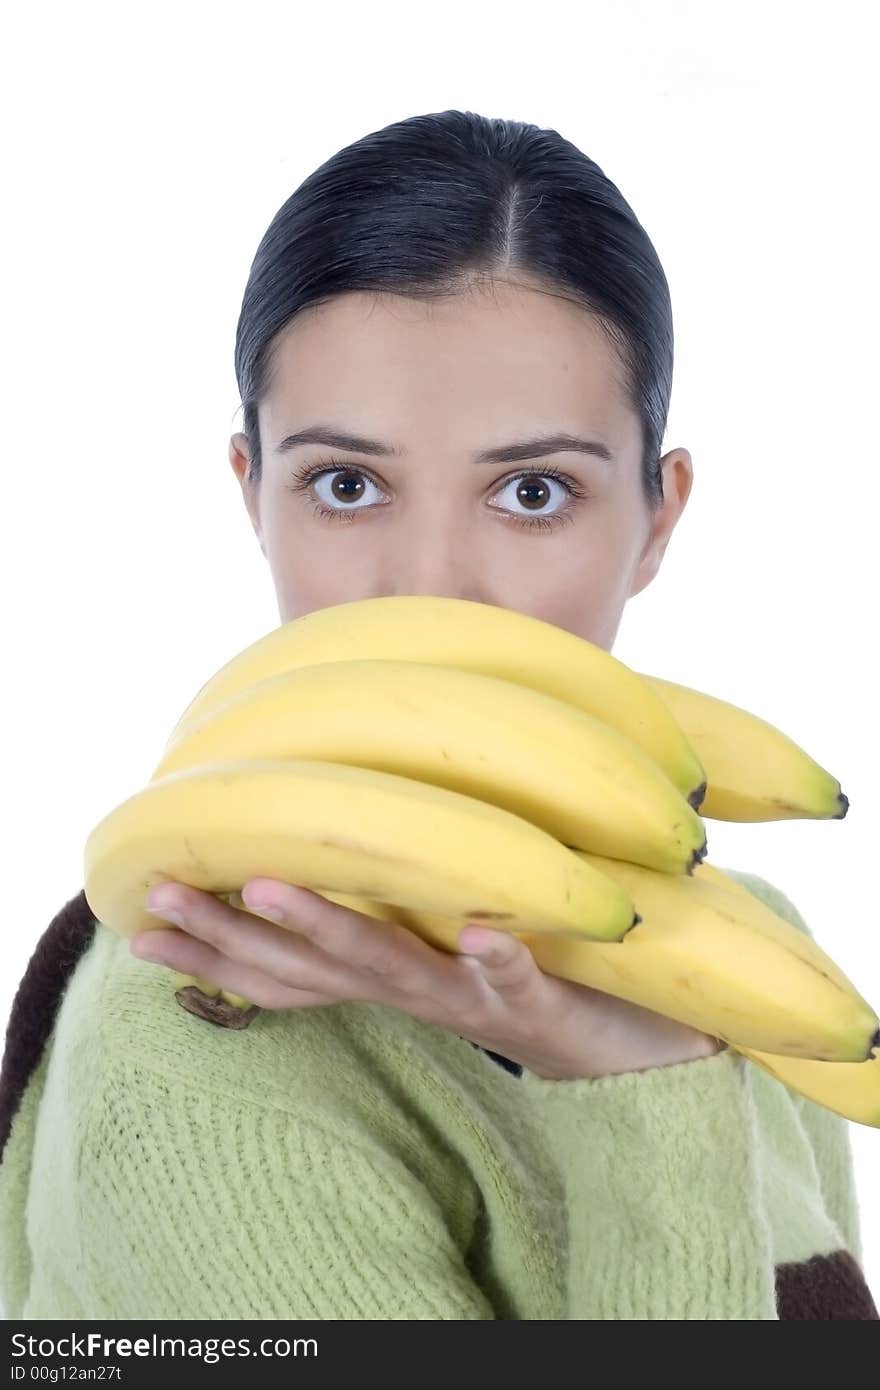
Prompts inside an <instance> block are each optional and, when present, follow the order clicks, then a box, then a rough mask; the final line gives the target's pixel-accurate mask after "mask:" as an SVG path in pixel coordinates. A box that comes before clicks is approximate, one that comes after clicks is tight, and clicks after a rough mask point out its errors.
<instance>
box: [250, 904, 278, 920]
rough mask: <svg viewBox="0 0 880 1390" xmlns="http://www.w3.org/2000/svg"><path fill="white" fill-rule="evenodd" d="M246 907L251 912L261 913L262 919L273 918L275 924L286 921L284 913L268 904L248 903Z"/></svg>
mask: <svg viewBox="0 0 880 1390" xmlns="http://www.w3.org/2000/svg"><path fill="white" fill-rule="evenodd" d="M246 906H247V908H248V909H249V910H250V911H251V912H259V914H260V916H261V917H271V918H272V921H273V922H283V921H284V913H283V912H279V910H278V908H277V907H269V906H268V904H266V903H247V904H246Z"/></svg>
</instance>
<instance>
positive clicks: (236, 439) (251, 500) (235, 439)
mask: <svg viewBox="0 0 880 1390" xmlns="http://www.w3.org/2000/svg"><path fill="white" fill-rule="evenodd" d="M229 462H230V463H231V465H232V471H233V472H234V474H235V476H236V478H237V479H238V483H239V487H240V488H241V495H242V497H243V498H244V504H245V506H246V507H247V510H248V516H249V517H250V519H251V525H252V526H253V528H254V532H255V534H256V537H257V540H258V541H259V543H260V549H261V550H262V552H263V554H264V555H265V554H266V547H265V546H264V544H263V531H262V526H261V525H260V499H259V494H258V491H257V489H256V488H254V487H253V486H252V484H251V483H250V482H248V476H247V471H248V464H249V462H250V452H249V450H248V442H247V435H244V434H234V435H233V436H232V438H231V439H230V441H229Z"/></svg>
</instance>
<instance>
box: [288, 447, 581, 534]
mask: <svg viewBox="0 0 880 1390" xmlns="http://www.w3.org/2000/svg"><path fill="white" fill-rule="evenodd" d="M338 472H342V473H360V474H362V475H363V477H365V478H369V479H370V481H371V482H372V483H373V484H374V485H375V486H376V487H378V486H379V484H378V483H377V482H376V479H375V478H374V477H373V475H372V474H371V473H370V472H369V471H368V470H367V469H365V468H361V467H360V466H359V465H357V466H356V465H355V464H351V463H343V462H342V461H341V460H340V459H330V460H329V462H328V463H327V464H317V465H315V466H314V467H311V468H309V467H308V466H306V467H304V468H301V469H299V470H297V471H295V472H294V473H293V474H292V475H291V477H292V481H291V482H289V483H287V484H286V486H287V489H288V491H289V492H305V491H306V490H307V489H308V487H309V485H310V484H311V483H313V482H316V481H317V479H318V478H322V477H323V476H324V474H325V473H338ZM530 477H535V478H553V479H555V481H556V482H558V483H562V485H563V487H564V488H566V490H567V491H568V494H569V501H567V502H566V503H565V505H564V507H562V508H561V509H560V510H559V511H558V512H554V513H552V514H551V515H550V516H533V517H522V516H514V515H513V514H509V519H510V520H511V521H513V522H515V523H516V524H517V525H518V526H525V527H526V528H527V529H532V528H534V527H538V528H540V529H542V530H546V531H549V530H551V529H552V528H553V527H554V526H556V525H561V524H564V523H566V522H569V521H571V519H572V518H571V512H572V510H573V505H572V503H573V501H574V502H577V501H582V500H583V499H584V498H586V497H587V496H588V494H587V493H586V492H585V491H584V489H583V488H582V487H581V486H580V485H579V484H578V483H576V482H575V480H574V479H573V478H570V477H569V476H568V474H567V473H560V472H559V470H558V469H556V468H552V467H551V468H542V469H541V470H540V472H538V471H537V470H534V469H533V470H530V471H528V472H525V473H514V474H512V475H511V477H509V478H505V479H504V481H503V482H502V483H501V485H500V488H499V489H498V490H499V491H500V490H501V488H504V487H506V486H507V484H508V483H512V482H514V481H516V480H518V479H520V478H530ZM311 501H312V509H313V511H314V512H315V513H316V515H317V516H321V517H325V518H326V519H327V520H328V521H340V520H341V519H342V518H343V517H344V516H345V515H346V509H345V508H339V507H327V506H325V505H324V503H323V502H321V501H319V500H318V499H317V498H312V499H311ZM364 510H365V508H363V507H352V508H350V509H348V511H349V513H351V512H355V511H364Z"/></svg>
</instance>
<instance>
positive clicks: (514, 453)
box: [275, 425, 614, 463]
mask: <svg viewBox="0 0 880 1390" xmlns="http://www.w3.org/2000/svg"><path fill="white" fill-rule="evenodd" d="M303 444H326V445H328V446H329V447H330V448H332V449H345V450H347V451H348V452H349V453H353V454H370V455H372V456H374V457H382V458H399V457H400V456H401V450H400V449H395V448H394V447H393V446H392V445H391V444H383V443H382V441H381V440H378V439H365V438H364V437H363V436H362V435H358V434H349V433H348V432H347V431H345V430H340V429H336V428H335V427H333V426H324V425H310V426H309V427H308V428H306V429H304V430H297V431H296V433H295V434H288V435H285V437H284V439H282V440H281V442H280V443H279V444H276V445H275V453H276V454H287V453H290V451H291V450H292V449H298V448H299V447H300V446H301V445H303ZM566 451H573V452H577V453H580V454H592V455H594V456H595V457H596V458H600V459H604V460H605V462H606V463H612V462H613V461H614V455H613V454H612V452H611V450H610V449H609V448H608V447H607V446H606V445H605V444H602V443H600V442H599V440H597V439H580V438H579V437H578V436H577V435H574V434H542V435H537V436H536V437H535V438H534V439H520V440H516V441H515V442H514V443H512V444H503V445H501V446H500V447H499V448H497V449H482V450H480V452H479V453H477V454H474V456H473V462H474V463H519V462H520V460H522V459H535V458H542V457H543V456H544V455H545V454H557V453H562V452H566Z"/></svg>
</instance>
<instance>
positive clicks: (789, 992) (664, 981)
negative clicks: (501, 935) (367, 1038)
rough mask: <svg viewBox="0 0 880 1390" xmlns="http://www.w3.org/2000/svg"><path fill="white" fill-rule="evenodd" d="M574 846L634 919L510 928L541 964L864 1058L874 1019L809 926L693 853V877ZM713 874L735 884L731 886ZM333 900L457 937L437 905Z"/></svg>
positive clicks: (795, 1043)
mask: <svg viewBox="0 0 880 1390" xmlns="http://www.w3.org/2000/svg"><path fill="white" fill-rule="evenodd" d="M572 853H574V854H576V856H577V857H578V858H579V859H582V860H583V861H584V862H585V863H588V864H589V865H591V866H592V867H593V868H594V869H596V870H597V871H598V872H600V873H603V874H605V875H607V876H608V877H609V878H613V879H614V880H615V881H616V882H617V883H618V884H619V885H620V887H621V888H623V889H624V890H625V891H626V892H627V893H628V894H629V896H630V897H631V898H632V901H633V903H634V904H635V907H636V911H637V913H638V915H639V916H640V918H641V921H640V922H639V923H638V924H637V925H636V926H635V927H633V928H632V930H631V931H629V932H628V933H627V934H626V936H625V937H624V938H623V940H622V941H619V942H615V943H604V942H587V941H585V940H581V941H575V940H572V939H565V938H562V937H550V936H542V937H538V936H537V935H534V934H532V933H529V932H522V931H520V930H519V929H516V930H515V935H516V936H518V937H519V938H520V939H521V940H522V941H524V942H525V944H526V945H527V946H528V947H529V950H530V951H531V953H532V955H533V956H534V958H535V961H536V962H537V964H538V965H539V966H540V968H541V969H542V970H544V971H545V972H546V973H547V974H549V975H556V976H558V977H560V978H561V979H566V980H572V981H574V982H575V983H576V984H582V985H588V986H590V987H592V988H593V989H598V990H601V991H602V992H603V993H605V994H612V995H615V996H616V997H617V998H620V999H627V1000H629V1001H630V1002H631V1003H633V1004H640V1005H641V1006H642V1007H644V1008H647V1009H652V1010H653V1011H654V1012H656V1013H660V1014H664V1015H665V1016H666V1017H667V1018H673V1019H676V1020H677V1021H678V1022H679V1023H684V1024H687V1025H689V1026H691V1027H693V1028H697V1029H699V1030H700V1032H703V1033H708V1034H709V1035H710V1036H712V1037H715V1038H719V1039H721V1040H722V1041H723V1042H726V1043H729V1044H730V1045H731V1046H733V1047H735V1048H737V1049H738V1050H740V1051H744V1050H745V1048H752V1049H756V1050H758V1051H761V1052H767V1053H775V1054H778V1056H779V1057H780V1059H782V1058H784V1059H785V1060H786V1061H788V1060H789V1059H791V1058H805V1059H810V1060H815V1061H819V1062H824V1063H826V1064H829V1065H830V1064H834V1065H835V1066H837V1065H839V1064H840V1063H847V1062H849V1063H864V1062H865V1060H866V1059H868V1058H870V1056H871V1050H872V1048H874V1047H880V1027H878V1019H877V1017H876V1015H875V1013H874V1011H873V1010H872V1009H871V1008H870V1006H869V1005H868V1004H867V1003H866V1002H865V1000H864V999H862V998H861V996H860V995H859V994H858V993H857V992H856V990H855V989H854V987H853V985H852V984H851V982H850V981H849V980H848V979H847V977H846V976H845V975H844V974H843V972H842V971H841V970H840V969H839V968H838V967H837V966H836V965H835V964H834V962H833V961H832V960H831V959H830V958H829V957H828V956H827V955H826V954H825V952H824V951H822V949H821V948H820V947H819V946H818V945H817V944H816V942H815V941H814V940H813V939H812V938H811V937H809V936H805V935H804V933H803V932H801V931H799V930H798V928H797V927H795V926H793V925H792V924H791V923H790V922H788V921H787V920H786V919H785V918H783V917H780V916H779V914H778V913H776V912H774V911H773V910H772V908H770V907H768V906H767V904H766V903H764V902H762V901H761V900H760V899H759V898H757V897H755V895H754V894H752V893H749V892H748V890H746V889H744V888H742V887H741V885H739V884H735V883H732V880H730V879H726V876H724V875H723V874H722V871H721V870H718V869H715V867H714V866H707V865H706V864H700V865H699V866H698V867H697V868H696V869H695V870H694V873H693V876H691V877H688V876H686V875H682V876H679V877H673V876H671V875H668V874H661V873H657V872H656V871H655V870H653V869H646V868H643V867H641V866H638V865H635V864H626V863H623V862H622V861H621V860H616V859H607V858H604V857H603V856H600V855H595V854H589V853H586V852H584V851H579V850H578V851H572ZM707 868H709V869H711V874H707V873H706V872H705V871H706V869H707ZM721 880H724V881H725V882H727V883H732V886H733V887H734V888H737V889H740V890H741V891H740V892H739V893H737V894H735V895H733V896H732V895H731V894H730V893H729V892H728V890H727V888H726V887H724V886H722V884H721ZM325 896H331V895H327V894H325ZM332 900H333V901H336V902H341V905H342V906H348V907H354V908H355V910H356V911H359V912H367V913H368V915H370V916H380V917H381V916H384V917H387V918H388V919H389V920H391V921H396V922H399V923H400V924H401V925H403V926H408V927H410V928H411V929H412V930H413V931H415V932H416V933H417V934H418V935H420V936H422V937H423V938H424V939H425V940H427V941H428V942H429V943H430V944H431V945H434V946H438V947H441V948H442V949H444V950H449V951H455V950H457V949H458V948H457V940H458V933H459V931H460V929H461V926H462V923H461V922H460V921H453V920H451V919H450V918H449V917H448V916H445V915H443V914H437V913H428V912H425V911H424V910H422V909H403V908H402V907H401V906H399V905H397V904H390V903H384V904H379V905H378V906H377V905H375V904H370V905H366V904H364V902H363V897H362V896H359V895H354V896H352V895H347V896H346V895H336V896H333V898H332ZM490 925H491V924H490Z"/></svg>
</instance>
